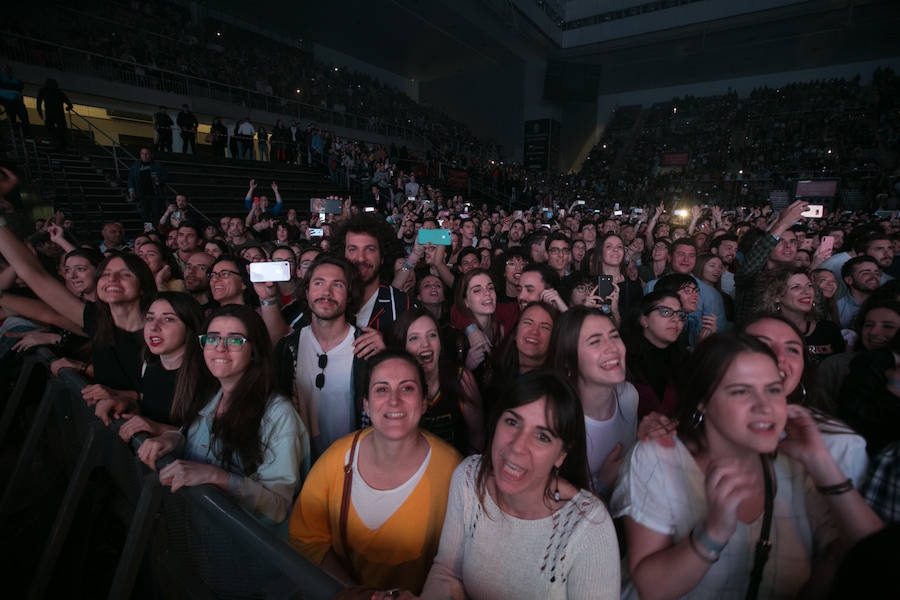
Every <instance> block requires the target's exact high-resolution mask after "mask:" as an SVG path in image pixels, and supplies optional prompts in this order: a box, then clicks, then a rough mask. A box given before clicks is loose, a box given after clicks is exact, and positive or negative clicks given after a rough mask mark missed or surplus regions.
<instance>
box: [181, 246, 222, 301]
mask: <svg viewBox="0 0 900 600" xmlns="http://www.w3.org/2000/svg"><path fill="white" fill-rule="evenodd" d="M215 260H216V259H214V258H213V257H212V255H210V254H207V253H206V252H194V253H193V254H191V255H190V256H189V257H188V259H187V261H186V263H185V265H184V289H185V291H186V292H187V293H188V294H190V295H191V296H193V298H194V300H196V301H197V302H199V303H200V306H201V307H203V312H204V313H206V311H208V310H211V309H212V307H213V306H212V299H211V298H210V296H209V276H208V274H207V273H208V272H209V267H210V266H211V265H212V264H213V262H215Z"/></svg>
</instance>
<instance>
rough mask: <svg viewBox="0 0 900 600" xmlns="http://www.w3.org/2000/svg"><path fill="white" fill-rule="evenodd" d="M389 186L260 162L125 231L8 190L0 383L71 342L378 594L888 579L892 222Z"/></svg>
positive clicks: (140, 406) (710, 591) (896, 443)
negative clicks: (96, 227)
mask: <svg viewBox="0 0 900 600" xmlns="http://www.w3.org/2000/svg"><path fill="white" fill-rule="evenodd" d="M148 151H149V149H148ZM382 158H383V157H382ZM379 168H381V166H379ZM146 170H147V171H148V173H147V174H146V176H144V175H141V174H140V172H139V173H138V175H137V178H136V181H138V182H141V181H142V180H143V181H144V184H147V183H148V182H149V185H154V181H153V179H154V176H153V170H152V168H150V167H148V168H147V169H146ZM2 174H3V176H2V178H0V196H4V195H7V194H9V193H11V192H12V191H13V190H14V189H15V187H16V185H17V179H16V176H15V175H14V174H13V173H12V172H10V171H8V170H5V169H4V170H3V171H2ZM159 176H160V175H159V173H157V178H159ZM381 178H382V177H380V179H381ZM383 178H384V179H385V180H386V182H387V188H388V190H389V194H388V195H386V196H385V198H386V199H385V202H384V203H376V202H370V201H368V200H367V201H365V202H353V201H352V200H351V199H350V198H329V199H327V200H328V201H325V202H322V207H323V210H325V212H326V213H328V214H325V213H312V214H310V213H309V212H308V207H307V206H299V205H291V202H290V201H285V200H284V199H282V198H281V196H280V193H279V189H278V186H277V183H275V182H272V183H271V184H269V183H268V182H267V184H266V185H265V186H263V185H262V184H257V182H256V181H253V180H251V181H250V184H249V187H248V191H247V194H246V198H244V199H243V202H241V201H240V199H235V205H234V206H235V210H234V211H233V215H232V216H226V217H223V218H222V219H221V220H220V221H219V222H218V223H216V224H208V225H205V226H204V225H199V224H197V223H196V222H195V221H194V220H193V218H194V217H195V216H196V215H195V213H194V212H193V210H192V207H191V206H190V202H189V199H188V198H186V197H185V196H179V197H178V198H176V199H175V202H174V204H173V205H171V206H169V207H168V208H166V209H165V211H164V213H163V214H158V213H159V210H160V209H161V207H156V208H155V209H153V210H151V211H150V212H151V215H152V216H151V218H152V221H151V224H152V225H153V227H152V228H150V229H149V230H148V231H144V232H136V231H135V232H125V231H124V230H123V228H122V226H121V225H120V224H118V223H114V222H111V223H107V224H106V225H105V226H104V228H103V241H102V243H101V244H100V245H99V246H91V245H79V244H78V243H77V242H76V241H75V240H74V239H73V238H72V237H71V236H70V235H69V232H68V231H67V228H66V226H67V222H66V221H65V215H62V214H57V215H55V216H54V218H52V219H49V220H47V221H44V222H41V223H37V224H30V223H27V222H25V221H24V218H23V216H22V215H21V214H18V213H16V212H15V210H14V209H13V207H12V205H10V204H9V203H6V202H4V203H3V208H4V210H5V211H6V214H5V215H4V216H2V217H0V255H2V257H3V260H4V263H3V269H2V271H0V289H2V290H3V291H2V293H0V309H2V311H3V317H4V321H3V324H2V326H0V332H2V334H3V335H2V337H0V352H2V354H0V375H2V376H5V377H6V378H7V380H8V379H9V377H10V376H11V375H12V374H14V373H15V372H16V368H17V364H18V362H17V361H18V360H20V354H21V353H22V352H24V351H27V350H28V349H30V348H33V347H35V346H51V347H53V348H54V349H55V351H56V352H57V353H58V355H59V357H60V358H59V359H58V360H57V361H56V362H55V363H54V364H53V366H52V370H53V371H54V372H58V371H59V370H60V369H73V370H76V371H78V372H80V373H81V374H82V375H83V376H84V377H85V378H87V379H88V380H89V381H90V385H88V386H87V387H85V388H84V391H83V396H84V400H85V402H86V403H87V404H88V405H90V406H93V407H94V411H95V414H96V415H97V416H98V417H99V418H100V419H101V420H103V422H104V423H111V422H113V421H118V420H122V421H124V424H122V425H121V427H120V429H119V433H120V436H121V437H122V438H123V439H125V440H128V439H130V438H131V437H132V436H134V435H135V434H136V433H138V432H146V433H148V434H149V436H150V437H149V439H147V440H146V441H144V442H143V443H142V444H141V445H140V448H139V449H138V451H137V456H138V458H139V459H140V460H142V461H143V462H145V463H146V464H147V465H148V466H149V467H150V468H151V469H155V468H156V465H157V460H158V459H159V458H160V457H162V456H164V455H167V454H172V455H174V456H175V457H176V458H177V460H175V461H174V462H172V463H171V464H169V465H168V466H166V467H165V468H163V469H161V470H160V472H159V479H160V482H161V483H162V484H163V485H165V486H167V487H169V488H171V490H172V491H177V490H178V489H180V488H181V487H184V486H195V485H202V484H210V485H214V486H217V487H219V488H221V489H222V490H224V491H226V492H227V493H229V494H230V495H232V496H233V497H234V499H235V501H236V502H238V503H240V504H241V505H243V506H244V507H245V508H246V509H247V510H248V511H250V512H251V513H252V514H253V515H255V516H256V517H258V518H259V519H260V520H261V521H262V522H263V523H267V524H270V525H271V526H273V527H275V526H276V525H277V524H278V523H286V524H287V530H288V533H287V535H288V539H289V540H290V542H291V544H292V545H293V547H294V548H295V549H296V550H297V551H298V552H300V553H302V554H303V555H304V556H305V557H306V558H308V559H309V560H310V561H312V562H313V563H314V564H317V565H319V566H321V568H322V569H323V570H324V571H326V572H327V573H329V574H330V575H332V576H333V577H335V578H337V579H338V580H340V581H341V582H343V583H345V584H347V585H348V586H358V587H356V588H354V589H355V590H356V591H357V592H359V594H360V596H359V597H366V598H389V597H414V596H415V597H419V596H420V597H423V598H459V597H464V596H466V597H473V598H497V597H511V596H515V597H535V598H536V597H541V598H544V597H547V598H566V597H573V598H617V597H627V598H631V597H638V596H640V597H641V598H678V597H709V596H714V595H715V596H717V597H735V598H738V597H745V598H746V597H750V598H756V597H778V598H788V597H795V596H796V595H798V594H800V593H810V594H813V595H818V596H826V597H827V595H828V593H829V590H831V592H830V593H831V594H832V596H831V597H846V594H847V593H849V590H851V589H857V588H855V587H853V586H854V585H856V584H855V582H856V581H857V580H858V578H860V577H864V578H866V579H867V580H869V581H873V582H877V581H883V580H884V579H885V578H887V577H889V576H890V574H889V573H884V572H879V571H878V570H877V569H876V567H875V566H872V565H877V564H880V563H878V562H873V561H869V562H867V561H866V560H865V557H874V556H877V555H880V554H883V553H885V552H889V553H891V554H890V555H891V556H894V555H895V554H896V547H897V546H896V533H897V529H896V528H895V527H894V526H890V525H889V526H888V527H886V528H885V524H886V523H887V524H892V523H894V522H895V521H896V520H897V518H898V515H900V503H898V502H897V498H898V497H900V496H898V494H897V489H898V485H900V478H898V475H900V466H898V464H897V462H896V460H895V457H896V455H897V453H898V450H900V434H898V433H897V429H896V427H895V426H894V423H895V420H894V417H895V416H898V411H897V406H898V401H897V400H898V397H900V387H898V381H900V375H898V372H900V363H898V360H900V358H898V356H900V335H898V333H897V332H898V328H900V286H898V285H896V282H895V281H894V277H896V276H898V274H900V223H898V220H897V215H896V214H894V215H893V217H880V216H877V215H875V214H867V213H863V212H858V213H850V214H847V213H843V212H826V213H825V215H824V217H822V218H812V217H806V216H804V213H805V211H806V210H807V209H808V204H807V203H806V202H805V201H802V200H797V201H795V202H793V203H791V204H790V205H789V206H788V207H787V208H785V209H784V210H782V211H780V212H775V211H772V210H771V208H770V207H768V206H766V207H757V208H753V207H751V208H746V209H737V210H732V211H729V210H723V209H722V208H721V207H719V206H715V205H714V206H711V207H703V206H702V205H700V204H697V205H695V206H693V207H692V210H690V211H689V212H688V214H687V215H682V214H676V213H675V212H674V210H673V209H674V206H673V205H671V204H665V203H660V204H658V205H654V204H647V203H644V202H641V203H637V204H633V205H632V204H628V203H627V201H626V200H625V199H624V198H623V200H622V202H621V204H620V208H619V209H616V210H613V209H612V208H610V209H600V208H593V207H592V206H590V205H579V204H575V205H574V206H573V207H571V209H569V208H567V207H553V208H546V207H542V206H536V207H534V208H532V209H529V210H524V211H523V210H517V211H513V212H507V211H506V210H504V209H502V208H501V207H495V208H491V207H489V206H486V205H482V206H475V205H472V204H470V203H468V202H467V201H465V199H464V198H461V197H459V196H452V197H451V196H449V195H448V196H444V195H442V194H441V192H440V190H439V189H438V188H436V187H433V186H429V185H423V184H421V183H419V182H417V181H416V180H415V177H414V175H410V174H405V173H399V172H398V173H396V174H395V175H392V174H390V173H387V174H385V175H384V176H383ZM268 188H271V192H269V190H268ZM375 188H376V189H375V190H374V191H373V194H374V193H377V192H378V184H375ZM393 188H397V189H396V192H397V193H394V190H393ZM401 189H402V192H400V190H401ZM269 196H271V197H272V199H273V201H270V199H269ZM404 196H405V197H404ZM335 207H337V208H335ZM154 211H155V212H154ZM617 213H618V214H617ZM25 233H27V235H23V234H25ZM127 234H131V237H129V235H127ZM282 266H286V269H284V270H281V267H282ZM276 267H278V268H276ZM275 271H278V272H281V273H282V275H280V276H275V275H273V274H272V273H273V272H275ZM861 557H862V558H861ZM848 564H852V565H853V567H852V569H853V571H852V573H851V575H850V576H849V577H848V575H847V569H848V568H849V567H847V565H848ZM860 565H862V566H860ZM867 565H868V566H870V568H869V569H868V570H866V571H865V572H862V571H860V569H865V568H866V566H867Z"/></svg>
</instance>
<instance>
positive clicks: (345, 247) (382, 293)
mask: <svg viewBox="0 0 900 600" xmlns="http://www.w3.org/2000/svg"><path fill="white" fill-rule="evenodd" d="M334 244H335V254H337V255H339V256H343V257H344V258H346V259H347V260H349V261H350V263H351V264H353V265H354V266H355V267H356V268H357V270H358V271H359V276H360V277H361V278H362V285H363V291H362V305H361V307H360V309H359V314H358V315H357V317H356V324H357V325H358V326H359V327H360V328H362V330H363V332H364V334H363V335H362V336H360V338H359V339H358V340H356V345H357V351H358V352H362V353H363V357H364V358H366V357H368V356H370V355H371V354H374V353H375V352H377V351H379V350H380V349H383V348H384V341H383V335H382V334H387V333H388V330H389V328H390V327H391V325H393V323H394V321H395V320H396V319H397V317H398V316H400V315H401V314H403V313H404V312H406V311H408V310H410V309H411V308H413V307H414V303H413V301H412V299H410V297H409V296H408V295H406V294H405V293H404V292H401V291H400V290H399V289H397V288H395V287H393V286H391V285H387V284H382V277H383V278H384V280H385V281H387V280H388V278H390V277H391V276H392V273H391V271H392V268H393V265H394V260H395V258H397V257H398V256H399V252H398V251H397V249H396V248H397V244H398V240H397V236H396V234H395V233H394V230H393V229H392V228H391V226H390V225H388V224H386V223H382V222H380V221H377V220H376V219H374V218H373V217H370V216H368V215H366V214H356V215H353V216H351V217H350V218H349V219H347V220H346V221H344V222H343V223H342V224H341V226H340V227H339V228H338V229H337V231H336V232H335V234H334ZM413 269H415V265H414V264H409V262H407V261H404V263H403V267H402V269H401V271H412V270H413ZM404 274H405V275H406V274H407V273H404Z"/></svg>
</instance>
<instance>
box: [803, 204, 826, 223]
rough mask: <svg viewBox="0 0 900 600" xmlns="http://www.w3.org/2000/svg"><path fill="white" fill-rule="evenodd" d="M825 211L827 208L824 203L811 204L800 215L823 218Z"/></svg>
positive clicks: (809, 217)
mask: <svg viewBox="0 0 900 600" xmlns="http://www.w3.org/2000/svg"><path fill="white" fill-rule="evenodd" d="M824 212H825V208H824V206H823V205H822V204H810V205H809V208H808V209H807V210H804V211H803V212H802V213H800V216H801V217H806V218H807V219H821V218H822V214H823V213H824Z"/></svg>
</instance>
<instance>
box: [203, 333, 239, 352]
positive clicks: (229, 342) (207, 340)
mask: <svg viewBox="0 0 900 600" xmlns="http://www.w3.org/2000/svg"><path fill="white" fill-rule="evenodd" d="M197 337H198V339H199V340H200V345H201V346H203V347H204V348H218V347H219V342H221V341H223V340H224V341H225V349H226V350H228V351H230V352H238V351H240V349H241V348H243V347H244V344H246V343H247V341H248V340H247V338H245V337H244V336H242V335H206V334H203V335H199V336H197Z"/></svg>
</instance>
